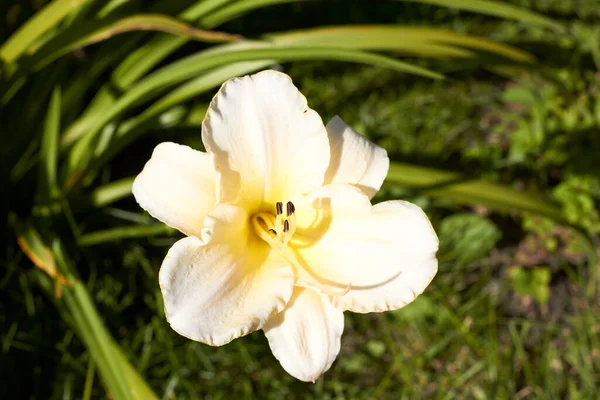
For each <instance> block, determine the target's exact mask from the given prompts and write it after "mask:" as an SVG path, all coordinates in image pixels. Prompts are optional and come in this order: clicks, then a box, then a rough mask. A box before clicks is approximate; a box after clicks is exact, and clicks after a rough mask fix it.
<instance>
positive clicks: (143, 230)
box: [77, 224, 177, 246]
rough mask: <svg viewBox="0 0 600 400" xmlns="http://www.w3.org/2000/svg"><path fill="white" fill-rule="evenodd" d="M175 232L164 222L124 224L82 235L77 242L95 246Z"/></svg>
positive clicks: (82, 244) (81, 244)
mask: <svg viewBox="0 0 600 400" xmlns="http://www.w3.org/2000/svg"><path fill="white" fill-rule="evenodd" d="M175 232H177V231H176V230H175V229H173V228H171V227H168V226H167V225H164V224H152V225H133V226H124V227H119V228H113V229H107V230H103V231H97V232H91V233H87V234H85V235H81V237H80V238H79V240H78V242H77V243H78V244H79V245H80V246H93V245H97V244H101V243H107V242H114V241H118V240H122V239H131V238H141V237H148V236H156V235H168V234H173V233H175Z"/></svg>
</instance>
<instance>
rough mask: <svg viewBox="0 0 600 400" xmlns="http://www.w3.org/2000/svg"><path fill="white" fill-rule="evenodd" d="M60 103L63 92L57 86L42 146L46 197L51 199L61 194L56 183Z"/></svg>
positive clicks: (51, 102)
mask: <svg viewBox="0 0 600 400" xmlns="http://www.w3.org/2000/svg"><path fill="white" fill-rule="evenodd" d="M60 102H61V90H60V87H58V86H55V87H54V91H53V92H52V97H51V98H50V105H49V107H48V112H47V114H46V121H45V122H44V132H43V135H42V145H41V159H42V163H41V167H42V174H41V176H42V179H43V187H44V190H43V191H44V192H45V193H44V195H45V196H46V197H47V198H48V199H49V198H53V197H55V196H56V195H57V194H58V193H59V189H58V185H57V181H56V175H57V174H56V168H57V160H58V136H59V132H60Z"/></svg>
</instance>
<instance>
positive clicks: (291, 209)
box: [285, 201, 296, 217]
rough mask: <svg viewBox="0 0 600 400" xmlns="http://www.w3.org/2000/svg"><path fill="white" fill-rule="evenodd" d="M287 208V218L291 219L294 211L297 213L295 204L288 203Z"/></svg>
mask: <svg viewBox="0 0 600 400" xmlns="http://www.w3.org/2000/svg"><path fill="white" fill-rule="evenodd" d="M285 206H286V212H287V216H288V217H290V216H291V215H292V214H293V213H294V211H296V207H294V203H292V202H291V201H288V202H287V204H286V205H285Z"/></svg>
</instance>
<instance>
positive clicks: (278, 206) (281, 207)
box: [275, 201, 283, 216]
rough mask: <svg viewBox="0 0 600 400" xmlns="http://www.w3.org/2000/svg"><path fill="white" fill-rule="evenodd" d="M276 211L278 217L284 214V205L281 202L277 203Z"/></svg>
mask: <svg viewBox="0 0 600 400" xmlns="http://www.w3.org/2000/svg"><path fill="white" fill-rule="evenodd" d="M275 210H276V211H277V215H278V216H279V215H281V214H283V203H282V202H281V201H278V202H277V203H275Z"/></svg>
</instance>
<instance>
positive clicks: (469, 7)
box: [397, 0, 565, 32]
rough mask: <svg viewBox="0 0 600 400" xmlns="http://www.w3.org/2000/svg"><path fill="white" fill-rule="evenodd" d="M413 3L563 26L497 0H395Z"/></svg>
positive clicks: (550, 25) (551, 25)
mask: <svg viewBox="0 0 600 400" xmlns="http://www.w3.org/2000/svg"><path fill="white" fill-rule="evenodd" d="M397 1H405V2H413V3H423V4H433V5H436V6H442V7H449V8H456V9H458V10H465V11H471V12H475V13H479V14H485V15H491V16H494V17H500V18H506V19H513V20H518V21H523V22H527V23H530V24H536V25H542V26H546V27H548V28H552V29H556V30H558V31H560V32H563V31H564V30H565V28H564V27H563V26H562V25H561V24H559V23H558V22H555V21H553V20H552V19H550V18H548V17H545V16H543V15H541V14H538V13H535V12H533V11H529V10H527V9H524V8H521V7H517V6H514V5H511V4H506V3H501V2H499V1H489V0H397Z"/></svg>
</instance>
